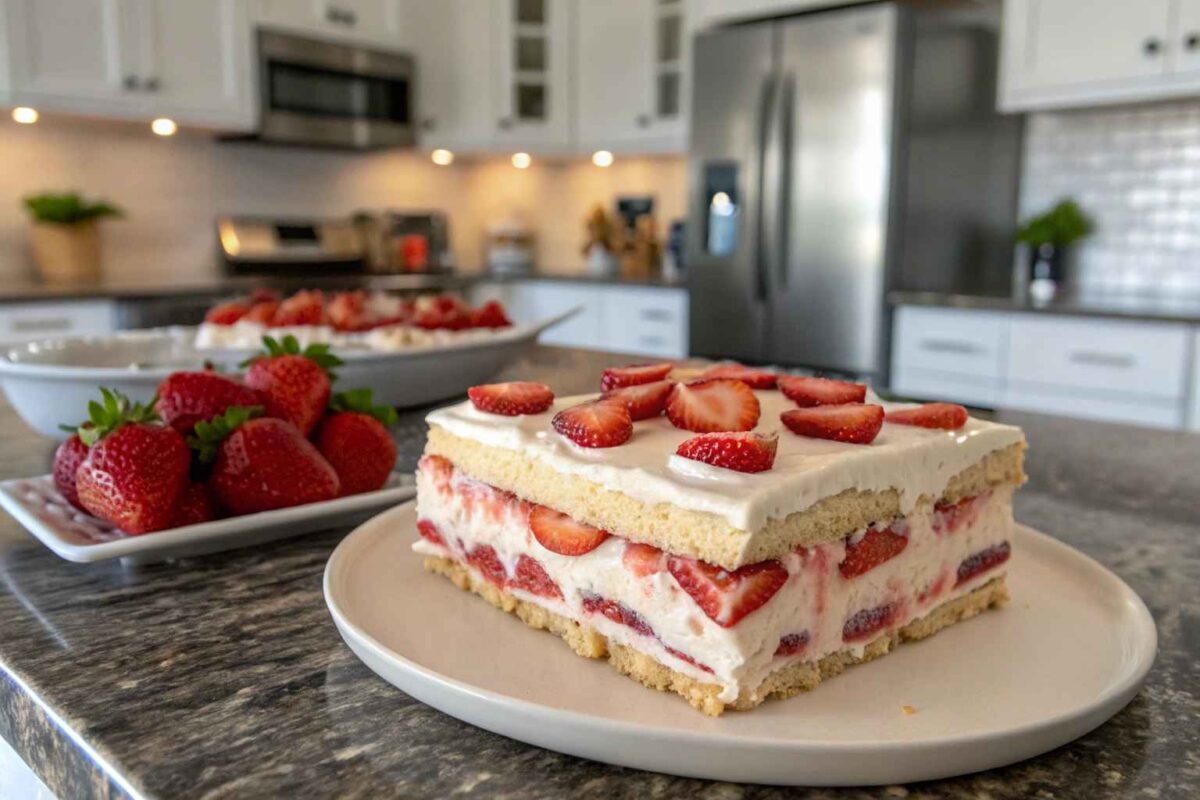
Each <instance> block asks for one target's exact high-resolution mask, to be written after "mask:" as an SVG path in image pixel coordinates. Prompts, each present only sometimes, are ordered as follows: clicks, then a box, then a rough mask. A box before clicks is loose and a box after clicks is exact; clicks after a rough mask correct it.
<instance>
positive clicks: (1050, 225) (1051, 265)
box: [1016, 198, 1094, 301]
mask: <svg viewBox="0 0 1200 800" xmlns="http://www.w3.org/2000/svg"><path fill="white" fill-rule="evenodd" d="M1093 227H1094V226H1093V223H1092V220H1091V218H1090V217H1088V215H1087V214H1085V213H1084V212H1083V209H1081V208H1080V207H1079V204H1078V203H1076V202H1075V201H1074V200H1071V199H1070V198H1067V199H1065V200H1062V201H1061V202H1059V203H1058V204H1057V205H1056V206H1054V208H1051V209H1050V210H1049V211H1047V212H1045V213H1043V214H1039V215H1037V216H1036V217H1031V218H1029V219H1027V220H1025V222H1024V223H1023V224H1022V225H1021V227H1020V229H1019V230H1018V231H1017V237H1016V238H1017V241H1018V242H1022V243H1024V244H1026V245H1028V246H1029V293H1030V295H1031V296H1032V297H1033V299H1034V300H1040V301H1045V300H1050V299H1053V298H1054V296H1055V295H1056V294H1057V293H1058V291H1059V288H1060V287H1061V286H1062V285H1063V284H1065V283H1066V280H1067V274H1066V272H1067V269H1066V268H1067V258H1068V255H1069V253H1070V249H1071V246H1072V245H1073V244H1074V243H1075V242H1077V241H1079V240H1080V239H1082V238H1084V237H1085V236H1087V235H1088V234H1089V233H1091V232H1092V230H1093Z"/></svg>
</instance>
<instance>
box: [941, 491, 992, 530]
mask: <svg viewBox="0 0 1200 800" xmlns="http://www.w3.org/2000/svg"><path fill="white" fill-rule="evenodd" d="M987 496H988V495H987V493H985V494H980V495H976V496H975V497H964V498H963V499H962V500H959V501H958V502H957V503H946V502H942V503H938V504H937V505H935V506H934V507H933V529H934V531H936V532H937V533H957V532H958V531H959V530H961V529H962V528H969V527H970V526H972V525H974V524H975V520H976V519H978V518H979V507H980V505H981V501H982V500H983V499H984V498H986V497H987Z"/></svg>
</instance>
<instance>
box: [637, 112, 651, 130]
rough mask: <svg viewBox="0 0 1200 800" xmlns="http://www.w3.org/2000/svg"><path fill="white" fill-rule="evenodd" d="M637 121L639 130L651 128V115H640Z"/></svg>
mask: <svg viewBox="0 0 1200 800" xmlns="http://www.w3.org/2000/svg"><path fill="white" fill-rule="evenodd" d="M636 121H637V125H638V127H639V128H649V127H650V115H649V114H638V115H637V120H636Z"/></svg>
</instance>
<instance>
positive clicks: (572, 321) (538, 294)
mask: <svg viewBox="0 0 1200 800" xmlns="http://www.w3.org/2000/svg"><path fill="white" fill-rule="evenodd" d="M513 301H514V302H513V305H514V313H516V314H519V315H520V319H521V320H522V321H525V322H533V321H538V320H544V319H547V318H548V317H553V316H557V315H558V314H562V313H563V312H566V311H570V310H572V309H576V308H577V309H579V310H578V311H577V312H576V313H575V314H574V315H573V316H571V317H570V318H568V319H566V320H563V321H562V322H560V323H558V324H557V325H555V326H554V327H552V328H549V329H548V330H546V331H545V332H544V333H542V335H541V336H540V337H539V338H538V341H540V342H541V343H542V344H550V345H558V346H560V347H597V346H598V342H599V341H600V335H601V329H602V322H603V313H604V310H603V302H602V298H601V297H600V295H599V293H594V292H587V291H581V290H580V289H579V288H578V287H577V286H574V285H572V284H565V285H560V284H552V283H522V284H517V285H516V286H515V287H514V291H513Z"/></svg>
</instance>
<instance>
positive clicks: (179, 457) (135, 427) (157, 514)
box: [75, 389, 191, 534]
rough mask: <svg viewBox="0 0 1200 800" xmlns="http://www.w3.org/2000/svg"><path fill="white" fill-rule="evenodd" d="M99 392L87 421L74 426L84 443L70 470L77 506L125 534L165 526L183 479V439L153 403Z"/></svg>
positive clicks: (185, 456)
mask: <svg viewBox="0 0 1200 800" xmlns="http://www.w3.org/2000/svg"><path fill="white" fill-rule="evenodd" d="M100 391H101V394H102V395H103V397H104V401H103V402H102V403H98V402H92V403H91V404H89V406H88V411H89V414H90V420H89V422H90V426H84V427H80V429H79V438H80V439H82V440H83V443H84V444H86V445H88V446H89V447H88V454H87V458H85V459H84V460H83V463H81V464H80V465H79V468H78V469H77V470H76V472H75V488H76V491H77V492H78V493H79V502H80V505H82V506H83V507H84V509H86V510H87V511H88V512H89V513H90V514H92V515H94V516H97V517H100V518H101V519H105V520H108V521H109V522H111V523H112V524H114V525H116V526H117V527H118V528H120V529H121V530H123V531H125V532H126V533H132V534H140V533H149V532H150V531H158V530H162V529H164V528H167V527H170V524H171V512H172V508H173V507H174V505H175V500H176V499H177V498H178V497H179V493H180V492H181V491H182V490H183V487H184V486H185V485H186V484H187V480H188V468H189V466H190V465H191V455H190V452H189V451H188V447H187V442H185V441H184V439H183V436H181V435H180V434H179V432H178V431H176V430H175V429H174V428H168V427H166V426H165V425H160V424H157V417H156V416H155V414H154V411H153V408H152V406H143V405H142V404H141V403H136V404H132V405H131V404H130V403H129V400H128V399H127V398H125V397H124V396H123V395H121V394H118V393H116V392H111V391H109V390H107V389H101V390H100Z"/></svg>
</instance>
